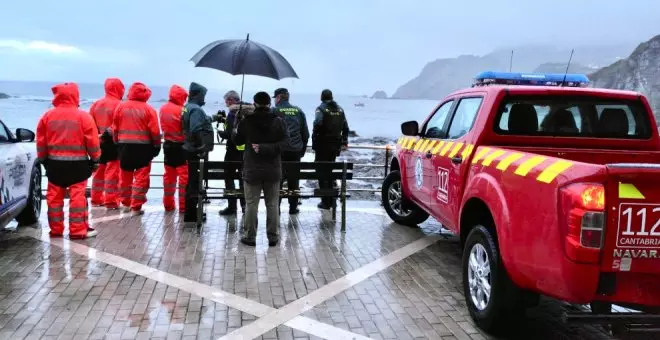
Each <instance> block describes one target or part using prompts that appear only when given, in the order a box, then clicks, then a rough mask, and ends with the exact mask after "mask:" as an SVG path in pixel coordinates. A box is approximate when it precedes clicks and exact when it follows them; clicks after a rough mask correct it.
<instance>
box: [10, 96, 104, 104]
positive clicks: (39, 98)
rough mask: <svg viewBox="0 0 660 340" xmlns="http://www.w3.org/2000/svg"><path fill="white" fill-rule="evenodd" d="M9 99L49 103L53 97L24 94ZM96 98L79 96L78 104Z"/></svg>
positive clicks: (92, 100)
mask: <svg viewBox="0 0 660 340" xmlns="http://www.w3.org/2000/svg"><path fill="white" fill-rule="evenodd" d="M10 98H11V99H17V100H24V101H28V102H37V103H50V102H52V101H53V97H52V96H51V97H45V96H31V95H24V96H11V95H10ZM96 100H97V99H96V98H81V99H80V104H89V103H93V102H94V101H96Z"/></svg>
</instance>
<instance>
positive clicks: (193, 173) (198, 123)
mask: <svg viewBox="0 0 660 340" xmlns="http://www.w3.org/2000/svg"><path fill="white" fill-rule="evenodd" d="M206 92H207V89H206V87H204V86H202V85H200V84H197V83H195V82H193V83H190V89H189V91H188V93H189V96H188V103H186V105H185V106H184V107H183V112H182V116H181V125H182V126H181V127H182V131H183V135H184V141H183V150H185V151H186V158H187V159H188V185H187V187H186V208H185V213H184V215H183V221H184V222H199V221H197V203H198V196H199V176H200V173H199V160H200V159H202V158H204V157H205V156H206V155H207V154H208V152H210V151H211V150H213V125H212V124H211V123H212V120H211V117H209V116H207V115H206V112H204V109H202V106H204V104H205V103H204V99H205V97H206Z"/></svg>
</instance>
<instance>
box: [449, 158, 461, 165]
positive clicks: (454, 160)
mask: <svg viewBox="0 0 660 340" xmlns="http://www.w3.org/2000/svg"><path fill="white" fill-rule="evenodd" d="M451 162H452V163H454V164H461V162H463V157H460V156H457V157H452V158H451Z"/></svg>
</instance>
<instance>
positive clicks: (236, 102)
mask: <svg viewBox="0 0 660 340" xmlns="http://www.w3.org/2000/svg"><path fill="white" fill-rule="evenodd" d="M224 99H225V106H227V109H229V113H228V114H227V118H226V119H225V122H224V131H220V133H219V134H220V138H222V139H224V140H226V141H227V145H226V147H227V151H226V152H225V162H242V161H243V152H244V151H245V145H240V144H239V145H236V143H234V141H233V140H232V136H231V134H232V131H234V129H235V128H236V126H237V125H238V120H240V118H241V112H243V111H244V110H251V109H253V107H252V105H250V104H247V103H241V97H240V96H239V95H238V93H237V92H236V91H229V92H227V93H225V96H224ZM225 171H227V173H239V174H240V172H241V167H240V166H229V167H228V168H227V169H225ZM238 187H239V189H240V191H243V181H242V180H239V181H238ZM225 189H226V190H227V192H230V191H235V190H236V183H234V181H233V180H228V179H227V180H225ZM240 201H241V210H242V211H243V212H245V199H244V198H242V197H241V199H240ZM237 210H238V209H237V208H236V199H235V198H229V199H227V208H225V209H223V210H221V211H220V215H236V211H237Z"/></svg>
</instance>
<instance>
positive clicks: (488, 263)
mask: <svg viewBox="0 0 660 340" xmlns="http://www.w3.org/2000/svg"><path fill="white" fill-rule="evenodd" d="M463 292H464V294H465V301H466V303H467V307H468V311H469V312H470V316H471V317H472V319H474V321H475V323H476V324H477V326H479V327H480V328H481V329H483V330H484V331H486V332H488V333H491V334H494V335H495V334H502V333H503V332H505V331H507V330H508V329H510V327H511V322H512V321H515V319H516V318H518V317H519V316H520V315H522V314H523V313H524V310H525V305H524V293H523V292H522V291H521V290H520V289H519V288H518V287H516V286H515V285H514V283H513V282H511V279H510V278H509V276H508V274H507V272H506V269H505V268H504V265H503V263H502V258H501V257H500V254H499V250H498V247H497V242H496V241H495V237H494V235H493V234H492V233H491V231H490V230H488V228H486V227H484V226H482V225H477V226H475V227H474V228H473V229H472V230H471V231H470V234H469V235H468V237H467V240H466V242H465V248H464V249H463Z"/></svg>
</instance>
